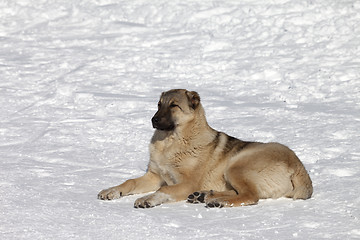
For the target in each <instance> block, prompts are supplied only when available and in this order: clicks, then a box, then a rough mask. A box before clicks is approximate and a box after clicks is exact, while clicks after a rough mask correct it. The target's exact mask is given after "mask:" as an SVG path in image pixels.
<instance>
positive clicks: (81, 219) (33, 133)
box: [0, 0, 360, 239]
mask: <svg viewBox="0 0 360 240" xmlns="http://www.w3.org/2000/svg"><path fill="white" fill-rule="evenodd" d="M152 2H155V3H152ZM359 45H360V1H356V0H354V1H351V0H337V1H328V0H307V1H298V0H272V1H260V0H244V1H238V2H237V1H187V0H176V1H115V0H94V1H65V0H64V1H46V0H28V1H26V0H3V1H0V46H1V47H0V74H1V75H0V76H1V78H0V104H1V110H2V111H1V112H0V238H1V239H66V238H70V239H195V238H196V239H360V220H359V218H360V195H359V192H360V145H359V141H360V130H359V129H360V47H359ZM171 88H187V89H189V90H196V91H198V92H199V93H200V96H201V97H202V102H203V105H204V107H205V110H206V112H207V117H208V121H209V123H210V125H211V126H213V127H214V128H216V129H218V130H221V131H225V132H227V133H228V134H230V135H233V136H236V137H239V138H241V139H244V140H256V141H266V142H267V141H278V142H281V143H284V144H286V145H288V146H290V147H291V148H292V149H294V151H295V152H296V153H297V154H298V156H299V157H300V159H301V160H302V161H303V162H304V164H305V166H306V168H307V169H308V171H309V173H310V176H311V178H312V180H313V184H314V195H313V198H312V199H310V200H307V201H292V200H288V199H280V200H264V201H261V202H260V203H259V204H258V205H256V206H251V207H242V208H228V209H207V208H205V207H204V206H202V205H190V204H186V203H185V202H179V203H175V204H168V205H163V206H160V207H156V208H153V209H146V210H142V209H134V208H133V201H134V200H135V199H136V198H137V197H138V196H131V197H127V198H123V199H120V200H116V201H112V202H104V201H100V200H97V198H96V197H97V193H98V192H99V191H100V190H101V189H103V188H107V187H110V186H113V185H116V184H119V183H121V182H123V181H124V180H126V179H128V178H133V177H137V176H140V175H142V174H143V173H144V172H145V170H146V165H147V161H148V149H147V147H148V143H149V140H150V138H151V135H152V132H153V129H152V127H151V123H150V119H151V117H152V115H153V114H154V113H155V111H156V105H157V100H158V97H159V95H160V93H161V92H162V91H165V90H169V89H171Z"/></svg>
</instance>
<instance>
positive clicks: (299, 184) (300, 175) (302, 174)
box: [291, 160, 313, 200]
mask: <svg viewBox="0 0 360 240" xmlns="http://www.w3.org/2000/svg"><path fill="white" fill-rule="evenodd" d="M299 163H300V164H299V166H298V167H297V169H296V171H295V172H294V174H293V175H292V176H291V182H292V184H293V192H292V196H291V197H292V198H293V199H304V200H305V199H308V198H311V195H312V193H313V186H312V181H311V179H310V176H309V174H308V173H307V171H306V169H305V167H304V165H303V164H302V163H301V162H300V160H299Z"/></svg>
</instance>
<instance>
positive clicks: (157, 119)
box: [151, 117, 160, 124]
mask: <svg viewBox="0 0 360 240" xmlns="http://www.w3.org/2000/svg"><path fill="white" fill-rule="evenodd" d="M159 121H160V120H159V118H158V117H153V118H152V119H151V122H152V123H153V124H156V123H159Z"/></svg>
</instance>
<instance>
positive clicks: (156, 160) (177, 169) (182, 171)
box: [150, 143, 196, 185]
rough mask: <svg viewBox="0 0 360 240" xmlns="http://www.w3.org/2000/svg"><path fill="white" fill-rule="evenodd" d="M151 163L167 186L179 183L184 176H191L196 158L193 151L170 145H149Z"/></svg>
mask: <svg viewBox="0 0 360 240" xmlns="http://www.w3.org/2000/svg"><path fill="white" fill-rule="evenodd" d="M150 153H151V162H150V165H151V166H152V168H153V170H155V171H157V172H158V173H159V174H160V176H161V177H162V178H163V179H164V180H165V182H166V183H167V184H168V185H172V184H176V183H179V182H181V181H182V180H183V176H184V175H189V174H191V172H192V171H194V169H195V165H196V164H195V163H196V157H195V156H193V155H194V152H193V151H188V150H187V149H186V148H179V147H177V148H174V146H172V145H171V144H161V143H158V144H151V145H150Z"/></svg>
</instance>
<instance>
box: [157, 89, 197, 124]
mask: <svg viewBox="0 0 360 240" xmlns="http://www.w3.org/2000/svg"><path fill="white" fill-rule="evenodd" d="M199 105H200V96H199V94H198V93H197V92H194V91H187V90H185V89H174V90H170V91H167V92H163V93H162V94H161V97H160V100H159V103H158V111H157V112H156V113H155V115H154V117H153V118H152V119H151V121H152V125H153V127H154V128H156V129H158V130H163V131H173V130H175V128H177V127H179V126H181V125H184V124H186V123H188V122H190V121H191V120H192V119H194V113H195V111H196V109H197V108H198V107H199Z"/></svg>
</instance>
